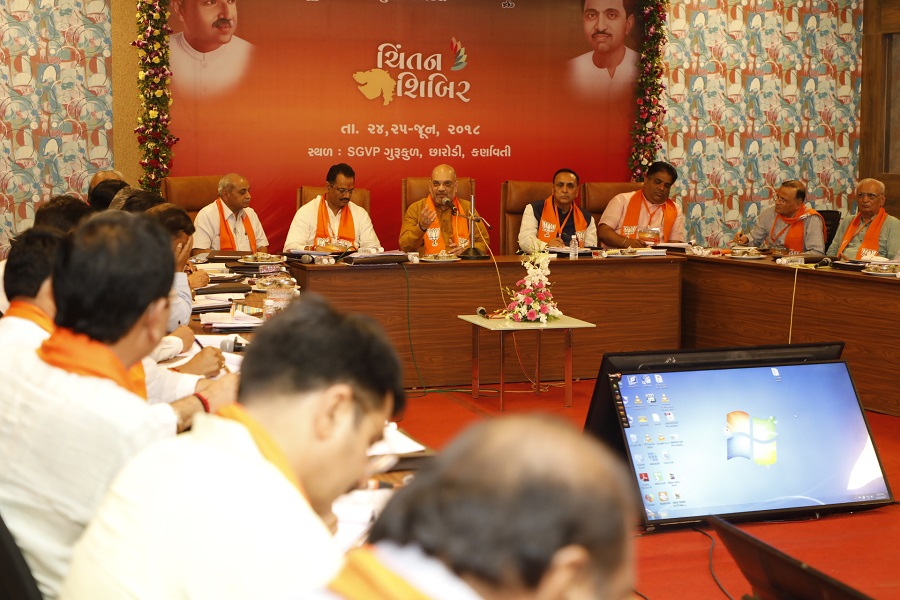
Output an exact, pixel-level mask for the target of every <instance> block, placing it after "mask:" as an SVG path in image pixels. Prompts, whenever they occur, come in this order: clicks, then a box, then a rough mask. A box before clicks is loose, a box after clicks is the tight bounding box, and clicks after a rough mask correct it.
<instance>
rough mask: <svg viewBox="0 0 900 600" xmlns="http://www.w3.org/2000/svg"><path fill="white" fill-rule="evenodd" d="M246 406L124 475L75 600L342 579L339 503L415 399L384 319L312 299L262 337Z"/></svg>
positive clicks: (75, 583) (222, 596) (250, 364)
mask: <svg viewBox="0 0 900 600" xmlns="http://www.w3.org/2000/svg"><path fill="white" fill-rule="evenodd" d="M239 401H240V404H233V405H230V406H226V407H224V408H221V409H220V410H219V411H218V413H217V414H215V415H203V416H205V417H206V418H202V417H201V416H199V415H198V418H195V420H194V425H193V428H192V429H191V432H190V433H189V434H187V435H181V436H179V437H178V438H177V439H173V440H167V441H163V442H160V443H159V444H156V445H155V446H154V447H153V448H150V449H148V450H147V451H146V452H143V453H142V454H141V455H140V457H138V458H137V459H135V460H134V461H132V462H131V463H130V464H129V465H128V466H126V467H125V468H124V469H123V470H122V472H121V474H120V475H119V477H118V478H117V479H116V481H115V482H114V483H113V485H112V488H111V489H110V493H109V495H108V496H107V498H106V500H105V501H104V503H103V505H102V506H101V507H100V509H99V510H98V511H97V516H96V517H95V519H94V520H93V521H92V523H91V525H90V527H89V528H88V530H87V531H86V532H85V534H84V536H83V537H82V538H81V540H80V541H79V543H78V545H77V547H76V549H75V556H74V559H73V561H72V567H71V569H70V571H69V576H68V579H67V580H66V585H65V589H64V596H65V597H66V598H72V599H75V600H77V599H79V598H85V599H91V600H94V599H95V598H147V599H151V598H152V599H155V598H216V599H217V600H227V599H230V598H234V599H242V600H243V599H247V598H273V599H274V598H290V597H295V596H294V594H300V593H302V592H304V591H306V590H310V589H315V588H318V587H321V586H322V585H324V584H325V583H327V581H328V580H329V579H331V577H332V576H334V574H335V573H336V572H337V570H338V569H339V568H340V565H341V551H340V549H339V548H338V547H337V546H336V544H335V542H334V540H333V539H332V537H331V533H330V531H329V525H330V524H332V523H333V522H334V516H333V515H332V513H331V505H332V502H333V501H334V500H335V499H336V498H337V497H338V496H339V495H341V494H343V493H344V492H346V491H348V490H350V489H351V488H353V487H355V485H356V484H357V483H358V482H359V481H360V480H361V479H362V478H363V477H364V476H365V471H366V467H367V464H368V459H367V456H366V451H367V449H368V447H369V446H370V445H371V444H373V443H374V442H376V441H378V440H379V439H381V436H382V432H383V431H384V424H385V420H386V419H389V418H390V417H391V416H392V415H395V414H399V413H400V412H402V410H403V407H404V404H405V396H404V391H403V384H402V376H401V370H400V361H399V359H398V358H397V354H396V352H395V351H394V349H393V348H392V347H391V345H390V342H388V341H387V339H386V338H385V337H384V334H383V333H382V331H381V329H380V328H379V327H378V326H377V325H376V324H375V323H374V322H373V321H372V320H371V319H369V318H367V317H364V316H361V315H347V314H343V313H339V312H337V311H335V310H333V309H332V308H331V307H330V306H328V305H327V304H326V303H325V302H324V300H321V299H319V298H316V297H315V296H310V295H306V296H304V298H303V299H301V300H298V301H296V302H294V303H292V304H291V306H290V307H288V309H287V310H285V311H284V312H282V313H279V314H278V315H277V316H275V317H273V318H272V320H271V321H267V322H266V324H265V325H264V326H263V327H262V328H261V329H260V330H259V333H257V334H256V336H255V337H254V338H253V344H251V345H250V348H249V350H248V351H247V356H246V358H245V359H244V362H243V364H242V366H241V387H240V392H239ZM169 442H171V443H169Z"/></svg>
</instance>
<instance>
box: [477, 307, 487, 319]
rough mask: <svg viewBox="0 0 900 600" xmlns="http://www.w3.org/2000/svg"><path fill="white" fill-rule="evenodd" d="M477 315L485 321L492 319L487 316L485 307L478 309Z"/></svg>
mask: <svg viewBox="0 0 900 600" xmlns="http://www.w3.org/2000/svg"><path fill="white" fill-rule="evenodd" d="M475 314H477V315H478V316H480V317H484V318H485V319H490V317H489V316H488V314H487V309H486V308H485V307H483V306H479V307H478V308H476V309H475Z"/></svg>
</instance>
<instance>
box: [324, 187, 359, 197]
mask: <svg viewBox="0 0 900 600" xmlns="http://www.w3.org/2000/svg"><path fill="white" fill-rule="evenodd" d="M329 187H331V189H333V190H334V191H336V192H337V193H338V195H339V196H352V195H353V192H355V191H356V189H355V188H350V189H347V188H336V187H334V186H333V185H332V186H329Z"/></svg>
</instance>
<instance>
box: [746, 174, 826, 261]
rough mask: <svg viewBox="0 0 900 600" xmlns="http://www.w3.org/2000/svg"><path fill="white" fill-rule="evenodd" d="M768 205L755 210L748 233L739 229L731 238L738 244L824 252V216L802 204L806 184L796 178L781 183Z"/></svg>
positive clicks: (798, 251)
mask: <svg viewBox="0 0 900 600" xmlns="http://www.w3.org/2000/svg"><path fill="white" fill-rule="evenodd" d="M774 200H775V202H774V204H773V205H772V206H770V207H768V208H766V209H765V210H763V211H762V212H761V213H759V219H757V220H756V225H754V226H753V229H751V230H750V233H749V234H748V235H744V233H743V231H742V230H740V229H739V230H738V231H737V233H735V234H734V238H733V239H732V241H733V242H734V243H735V244H738V245H746V246H762V245H764V244H765V245H767V246H769V247H772V248H786V249H788V250H790V251H791V252H797V253H804V254H819V255H821V254H825V220H824V219H823V218H822V215H820V214H819V213H817V212H816V211H815V209H813V208H812V207H810V206H806V186H805V185H803V183H802V182H800V181H797V180H796V179H789V180H788V181H785V182H784V183H782V184H781V186H780V187H779V188H778V190H777V192H776V193H775V198H774Z"/></svg>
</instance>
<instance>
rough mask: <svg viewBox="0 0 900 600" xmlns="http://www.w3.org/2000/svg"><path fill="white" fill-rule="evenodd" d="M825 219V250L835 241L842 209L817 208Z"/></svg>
mask: <svg viewBox="0 0 900 600" xmlns="http://www.w3.org/2000/svg"><path fill="white" fill-rule="evenodd" d="M816 212H817V213H819V214H820V215H822V218H823V219H824V220H825V252H828V248H830V247H831V242H832V241H834V234H836V233H837V229H838V225H840V224H841V211H839V210H816Z"/></svg>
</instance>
